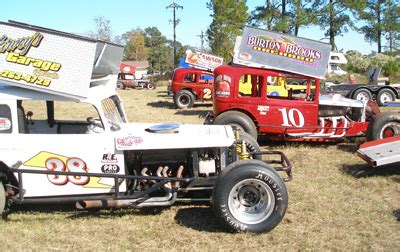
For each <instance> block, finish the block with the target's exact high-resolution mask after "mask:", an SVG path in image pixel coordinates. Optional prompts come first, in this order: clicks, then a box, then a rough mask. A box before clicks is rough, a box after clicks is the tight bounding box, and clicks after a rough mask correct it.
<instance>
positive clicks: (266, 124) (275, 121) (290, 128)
mask: <svg viewBox="0 0 400 252" xmlns="http://www.w3.org/2000/svg"><path fill="white" fill-rule="evenodd" d="M215 73H216V74H215V78H216V85H215V90H216V98H215V99H216V102H215V103H214V113H215V114H216V115H217V116H218V114H219V113H222V112H223V111H227V110H242V111H246V113H247V114H250V115H251V117H252V118H254V120H255V123H256V126H257V127H258V129H259V133H276V134H288V133H301V132H313V131H314V130H315V129H316V128H317V126H318V91H319V88H318V85H316V83H315V82H316V81H318V84H319V80H315V79H310V80H309V83H310V84H309V86H308V89H299V90H301V91H302V93H300V94H299V95H298V94H292V93H291V91H290V92H289V93H290V94H283V95H282V94H281V95H277V94H272V95H267V94H270V93H271V92H269V85H270V83H272V82H273V81H272V80H273V79H275V81H276V80H277V79H279V78H284V76H280V75H279V73H278V72H274V71H267V70H258V69H252V68H235V69H233V68H230V67H223V68H221V69H218V68H217V70H216V72H215ZM221 80H223V81H225V82H230V83H229V86H230V87H229V91H225V93H223V91H221V89H222V88H221V86H222V84H221V85H219V84H218V82H220V81H221ZM246 84H247V85H249V84H250V85H251V86H252V87H251V88H249V87H247V88H244V86H245V85H246ZM311 84H313V86H312V87H313V88H311ZM271 86H272V87H273V85H271ZM245 90H247V91H246V92H244V91H245ZM272 90H274V89H273V88H272ZM303 91H304V92H303ZM311 92H313V94H311Z"/></svg>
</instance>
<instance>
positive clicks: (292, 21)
mask: <svg viewBox="0 0 400 252" xmlns="http://www.w3.org/2000/svg"><path fill="white" fill-rule="evenodd" d="M316 16H317V15H316V12H315V11H314V9H313V8H312V1H310V0H291V1H289V0H281V1H275V0H266V1H265V5H264V6H258V7H256V8H255V10H254V11H252V12H251V15H250V24H252V25H256V26H265V28H266V29H267V30H271V31H278V32H283V33H291V34H294V35H298V33H299V30H300V28H301V27H303V26H309V25H311V24H315V23H316Z"/></svg>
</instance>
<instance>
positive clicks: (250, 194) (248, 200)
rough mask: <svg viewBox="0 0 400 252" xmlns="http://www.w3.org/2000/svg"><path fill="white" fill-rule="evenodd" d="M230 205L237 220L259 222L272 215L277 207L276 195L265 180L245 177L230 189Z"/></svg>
mask: <svg viewBox="0 0 400 252" xmlns="http://www.w3.org/2000/svg"><path fill="white" fill-rule="evenodd" d="M228 206H229V209H230V212H231V214H232V215H233V217H234V218H235V219H236V220H238V221H240V222H242V223H245V224H258V223H261V222H263V221H265V220H266V219H268V217H270V216H271V214H272V212H273V210H274V208H275V195H274V193H273V191H272V190H271V188H270V187H269V186H268V185H267V184H266V183H265V182H263V181H261V180H257V179H245V180H243V181H240V182H238V183H237V184H236V185H235V186H234V187H233V188H232V190H231V191H230V193H229V199H228Z"/></svg>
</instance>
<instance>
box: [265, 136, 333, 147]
mask: <svg viewBox="0 0 400 252" xmlns="http://www.w3.org/2000/svg"><path fill="white" fill-rule="evenodd" d="M257 142H258V144H259V145H260V146H261V147H271V148H285V147H293V148H297V147H301V146H308V147H318V148H325V149H326V148H329V147H330V146H332V145H335V144H337V143H333V142H322V143H320V142H296V141H284V140H272V139H271V138H270V137H268V136H264V135H259V136H258V138H257Z"/></svg>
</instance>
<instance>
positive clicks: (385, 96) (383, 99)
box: [380, 92, 393, 104]
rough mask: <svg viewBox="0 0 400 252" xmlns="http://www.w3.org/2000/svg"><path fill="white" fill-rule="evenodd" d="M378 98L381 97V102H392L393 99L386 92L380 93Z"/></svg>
mask: <svg viewBox="0 0 400 252" xmlns="http://www.w3.org/2000/svg"><path fill="white" fill-rule="evenodd" d="M380 99H381V103H382V104H383V103H385V102H392V101H393V97H392V95H391V94H390V93H388V92H384V93H382V94H381V97H380Z"/></svg>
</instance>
